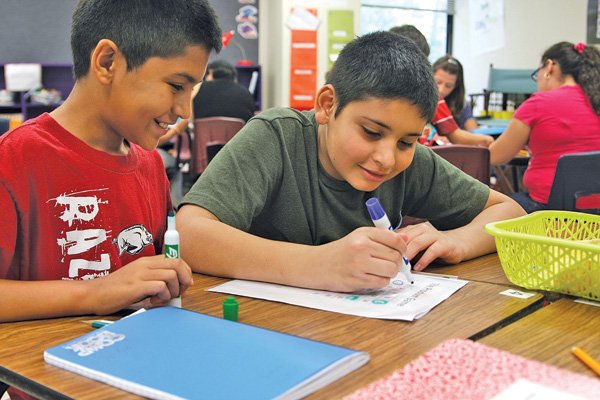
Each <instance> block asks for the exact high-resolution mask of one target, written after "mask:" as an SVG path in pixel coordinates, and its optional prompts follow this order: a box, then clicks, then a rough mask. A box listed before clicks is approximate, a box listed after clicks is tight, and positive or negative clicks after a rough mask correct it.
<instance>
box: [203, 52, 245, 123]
mask: <svg viewBox="0 0 600 400" xmlns="http://www.w3.org/2000/svg"><path fill="white" fill-rule="evenodd" d="M255 111H256V105H255V103H254V97H252V94H250V92H249V91H248V89H246V88H245V87H244V86H242V85H240V84H239V83H237V71H236V70H235V67H234V66H233V65H231V64H230V63H228V62H227V61H224V60H215V61H213V62H211V63H209V64H208V69H207V72H206V78H205V82H203V83H202V85H200V89H199V90H198V94H197V95H196V96H195V97H194V118H206V117H233V118H240V119H243V120H244V121H248V120H249V119H250V118H252V117H253V116H254V112H255Z"/></svg>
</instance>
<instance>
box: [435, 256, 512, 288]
mask: <svg viewBox="0 0 600 400" xmlns="http://www.w3.org/2000/svg"><path fill="white" fill-rule="evenodd" d="M424 272H430V273H433V274H444V275H453V276H456V277H458V278H460V279H466V280H468V281H473V282H485V283H495V284H497V285H505V286H510V287H513V288H518V286H516V285H515V284H513V283H511V282H510V281H509V280H508V278H507V277H506V274H505V273H504V269H502V264H500V259H499V258H498V254H496V253H493V254H488V255H486V256H482V257H478V258H475V259H473V260H469V261H465V262H462V263H460V264H456V265H447V266H435V265H434V266H429V267H427V268H426V269H425V271H424Z"/></svg>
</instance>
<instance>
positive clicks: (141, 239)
mask: <svg viewBox="0 0 600 400" xmlns="http://www.w3.org/2000/svg"><path fill="white" fill-rule="evenodd" d="M113 243H114V244H116V245H117V247H118V248H119V257H120V256H121V255H122V254H123V253H125V252H127V253H129V254H131V255H136V254H138V253H139V252H140V251H142V250H143V249H144V247H146V246H150V245H151V244H152V234H151V233H150V232H148V230H147V229H146V228H145V227H144V226H143V225H133V226H130V227H129V228H126V229H123V230H122V231H121V232H120V233H119V235H118V236H117V237H116V238H115V239H113Z"/></svg>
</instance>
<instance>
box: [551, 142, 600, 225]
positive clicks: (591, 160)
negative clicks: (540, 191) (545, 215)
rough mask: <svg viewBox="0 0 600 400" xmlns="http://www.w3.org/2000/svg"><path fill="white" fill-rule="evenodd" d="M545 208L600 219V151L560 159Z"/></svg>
mask: <svg viewBox="0 0 600 400" xmlns="http://www.w3.org/2000/svg"><path fill="white" fill-rule="evenodd" d="M546 208H547V209H549V210H565V211H581V212H586V213H590V214H598V215H600V151H591V152H585V153H572V154H565V155H562V156H561V157H560V158H559V159H558V163H557V164H556V174H555V175H554V181H553V182H552V188H551V189H550V197H548V205H547V207H546Z"/></svg>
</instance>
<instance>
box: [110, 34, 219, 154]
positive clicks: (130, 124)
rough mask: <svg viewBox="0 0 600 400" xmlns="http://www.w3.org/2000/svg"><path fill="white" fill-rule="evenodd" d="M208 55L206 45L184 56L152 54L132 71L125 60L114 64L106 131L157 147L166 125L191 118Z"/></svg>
mask: <svg viewBox="0 0 600 400" xmlns="http://www.w3.org/2000/svg"><path fill="white" fill-rule="evenodd" d="M120 57H122V55H120ZM208 57H209V52H208V51H206V49H205V48H204V47H202V46H188V47H187V48H186V50H185V52H184V53H183V54H181V55H178V56H175V57H172V58H160V57H152V58H149V59H148V60H147V61H146V62H145V63H144V64H143V65H142V66H141V67H139V68H136V69H134V70H131V71H127V70H126V65H125V63H124V62H119V63H115V64H114V65H115V69H116V70H115V72H114V76H113V79H112V82H111V89H110V94H109V96H108V102H107V104H106V106H107V107H106V108H105V112H104V113H103V123H104V125H105V131H106V132H108V133H109V135H110V134H112V136H114V139H118V138H119V137H121V138H124V139H126V140H127V141H129V142H133V143H136V144H138V145H139V146H141V147H143V148H144V149H146V150H152V149H154V148H156V145H157V143H158V140H159V139H160V137H161V136H163V135H164V134H165V133H167V125H169V124H174V123H175V122H176V121H177V118H178V117H182V118H188V117H190V112H191V111H190V110H191V96H192V90H193V88H194V86H195V85H196V84H198V83H199V82H200V81H201V79H202V77H203V76H204V72H205V70H206V64H207V62H208ZM122 61H124V60H122Z"/></svg>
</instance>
